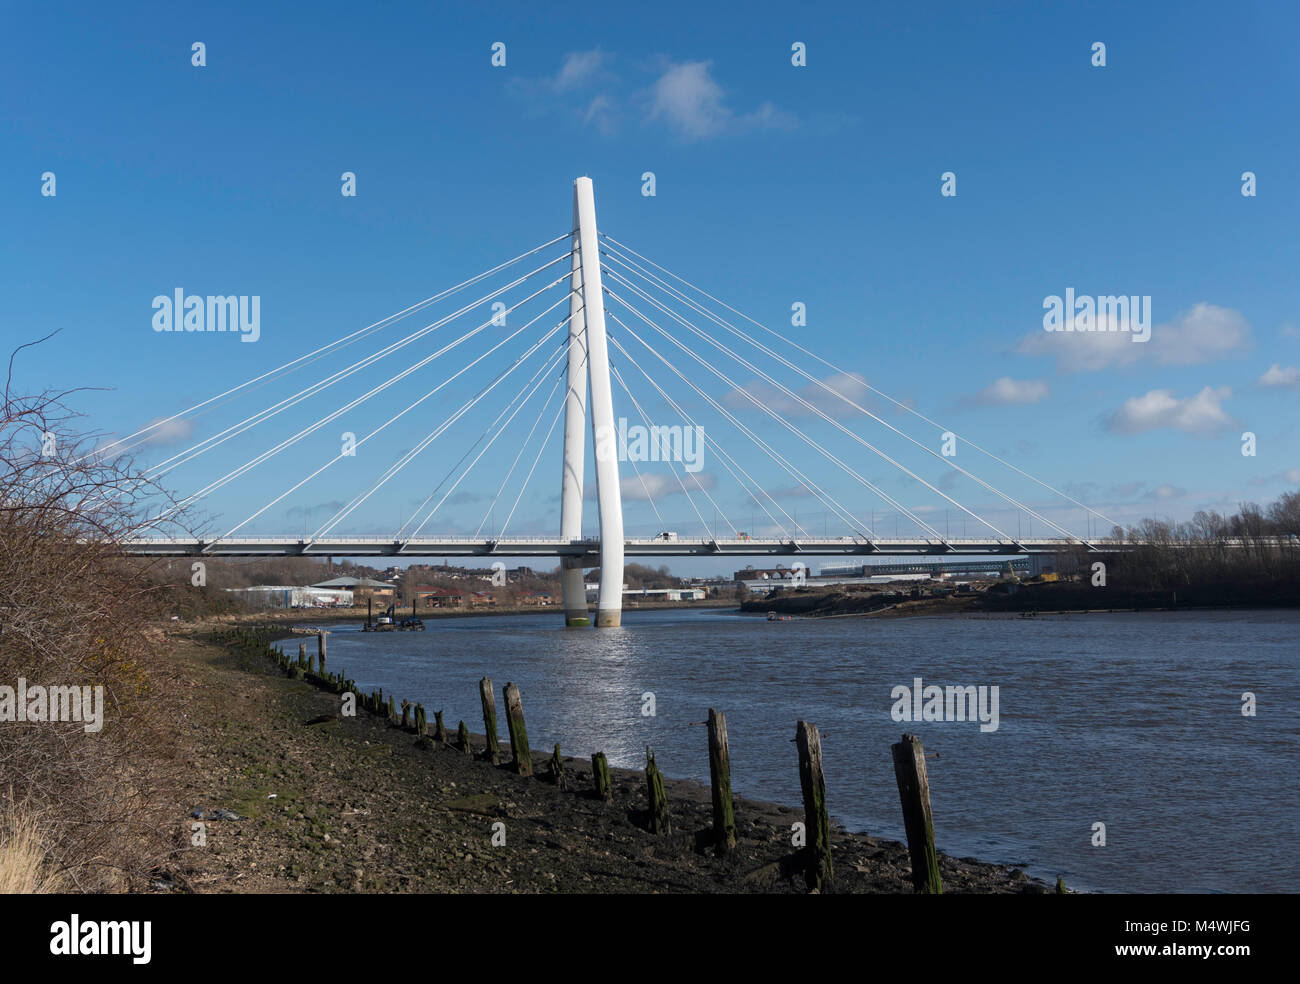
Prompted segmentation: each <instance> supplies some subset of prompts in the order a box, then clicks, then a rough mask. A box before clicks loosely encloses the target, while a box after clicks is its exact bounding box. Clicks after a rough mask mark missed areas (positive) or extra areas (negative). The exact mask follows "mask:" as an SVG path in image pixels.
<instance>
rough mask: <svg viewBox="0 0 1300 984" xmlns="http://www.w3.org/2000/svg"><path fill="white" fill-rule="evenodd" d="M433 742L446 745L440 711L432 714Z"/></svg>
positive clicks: (444, 729) (445, 734) (445, 731)
mask: <svg viewBox="0 0 1300 984" xmlns="http://www.w3.org/2000/svg"><path fill="white" fill-rule="evenodd" d="M433 740H434V741H440V742H442V743H443V744H444V745H445V744H447V729H446V728H444V727H443V725H442V711H434V712H433Z"/></svg>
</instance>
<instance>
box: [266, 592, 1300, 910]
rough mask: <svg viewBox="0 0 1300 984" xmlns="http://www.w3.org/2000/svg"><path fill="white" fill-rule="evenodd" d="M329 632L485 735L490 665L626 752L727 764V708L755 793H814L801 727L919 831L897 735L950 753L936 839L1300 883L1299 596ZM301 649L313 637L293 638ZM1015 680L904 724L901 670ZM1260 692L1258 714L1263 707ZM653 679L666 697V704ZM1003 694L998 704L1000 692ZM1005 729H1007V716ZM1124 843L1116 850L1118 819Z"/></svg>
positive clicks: (1194, 882) (928, 677) (841, 797)
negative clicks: (1174, 607)
mask: <svg viewBox="0 0 1300 984" xmlns="http://www.w3.org/2000/svg"><path fill="white" fill-rule="evenodd" d="M426 624H427V626H428V629H427V631H425V632H422V633H420V632H410V633H407V632H392V633H383V634H379V633H362V632H360V631H359V624H358V625H356V626H353V625H348V624H342V623H334V624H333V625H331V626H329V628H331V631H332V634H331V635H330V638H329V669H330V670H332V671H338V670H340V669H342V670H345V671H346V673H347V674H348V675H349V676H350V677H352V678H353V679H355V680H356V681H357V684H358V686H359V687H360V688H361V689H363V690H365V691H369V690H372V689H374V688H377V687H382V688H383V689H384V693H385V694H389V693H391V694H393V695H394V696H395V697H396V698H397V699H399V700H400V699H401V698H403V697H405V698H408V699H410V700H411V701H413V702H420V703H423V704H424V706H425V707H426V708H427V709H428V712H429V721H430V725H431V726H432V722H433V711H434V710H437V709H442V710H444V712H445V714H444V719H445V721H446V724H447V727H448V730H449V731H454V730H455V727H456V724H457V721H459V720H461V719H464V720H465V722H466V723H467V724H468V725H469V726H470V730H471V731H474V732H481V731H482V729H483V721H482V712H481V710H480V707H479V700H478V686H477V684H478V680H479V678H480V677H482V676H490V677H491V678H492V679H493V681H494V682H495V684H496V688H497V695H498V696H497V709H498V715H499V717H500V731H501V734H502V736H503V739H504V736H505V730H506V729H505V721H504V716H503V715H502V709H503V701H502V698H501V696H500V693H501V688H502V687H504V686H505V684H506V683H507V681H513V682H514V683H515V684H517V685H518V686H519V688H520V689H521V691H522V693H523V701H524V711H525V715H526V718H527V723H528V733H529V738H530V739H531V743H532V747H533V749H534V750H549V749H550V748H551V746H552V745H553V744H554V743H555V742H559V743H560V744H561V745H562V749H563V752H564V754H566V755H579V756H588V755H590V754H591V753H592V752H596V751H604V752H605V753H606V754H607V755H608V757H609V760H610V763H611V764H612V765H617V766H627V767H632V768H641V767H643V766H644V763H645V747H646V746H647V745H650V746H653V748H654V750H655V755H656V758H657V761H658V762H659V765H660V767H661V768H663V770H664V771H665V772H666V773H667V774H668V775H670V776H676V777H682V778H693V779H698V780H701V781H704V782H707V781H708V775H709V765H708V748H707V734H706V729H705V728H704V727H703V726H700V725H698V724H695V723H694V722H701V721H703V720H705V718H706V717H707V712H708V708H710V707H715V708H717V709H718V710H720V711H722V712H724V713H725V714H726V716H727V725H728V731H729V733H730V742H731V760H732V785H733V788H734V790H735V792H736V794H737V795H740V796H745V797H749V798H753V799H763V800H771V801H775V802H780V803H786V804H788V805H791V806H798V805H799V804H800V802H801V797H800V790H799V775H798V762H797V755H796V752H795V746H794V744H793V742H792V739H793V738H794V734H795V723H796V721H798V720H800V719H803V720H807V721H811V722H813V723H814V724H816V725H817V726H818V727H819V728H820V730H821V732H822V735H823V742H822V746H823V753H824V757H825V772H826V786H827V801H828V804H829V807H830V810H831V813H832V815H833V816H834V818H835V819H837V820H839V821H840V822H842V823H844V824H845V825H846V826H847V827H849V828H850V829H852V830H860V831H866V832H868V833H871V834H874V835H877V836H883V837H887V838H890V839H896V840H902V839H903V838H904V834H903V825H902V815H901V811H900V808H899V802H898V792H897V786H896V784H895V780H894V773H893V765H892V760H891V757H890V751H889V746H890V744H891V743H893V742H896V741H898V738H899V735H900V734H902V733H903V732H904V731H911V732H914V733H916V734H918V735H919V736H920V737H921V739H922V740H923V741H924V743H925V748H926V751H927V753H931V754H932V753H938V757H937V758H932V759H931V760H930V761H929V763H928V768H929V775H930V785H931V795H932V803H933V810H934V824H935V835H936V841H937V844H938V847H939V849H940V850H942V851H944V852H946V853H949V854H953V855H956V856H973V857H977V858H979V859H981V860H985V861H997V862H1004V863H1012V864H1019V865H1021V866H1023V867H1024V868H1025V870H1026V871H1028V872H1029V873H1030V874H1034V875H1038V876H1040V877H1044V878H1048V879H1054V878H1055V876H1056V875H1058V874H1060V875H1063V876H1064V877H1065V881H1066V883H1067V884H1068V885H1069V886H1070V887H1071V888H1080V889H1084V890H1091V891H1105V892H1294V891H1296V890H1297V884H1298V882H1297V878H1298V877H1300V861H1298V860H1297V859H1300V782H1298V780H1300V714H1297V706H1298V701H1300V612H1244V613H1243V612H1211V613H1204V612H1202V613H1186V614H1184V613H1150V614H1112V615H1074V616H1049V617H1043V616H1040V617H1038V618H1035V619H1015V618H1002V617H999V618H992V617H945V618H909V619H860V618H839V619H826V620H816V621H814V620H807V621H788V622H768V621H766V620H765V619H762V618H755V617H752V616H742V615H738V614H736V613H733V612H729V611H721V610H716V609H712V610H710V609H701V610H673V611H645V612H638V611H628V612H625V613H624V626H623V628H621V629H602V630H595V629H583V630H579V629H570V630H566V629H564V628H563V623H562V617H561V616H560V615H559V614H557V613H547V614H539V615H535V616H534V615H521V616H496V617H492V616H488V617H475V618H457V619H442V620H435V619H430V620H428V622H427V623H426ZM290 648H291V651H292V649H296V647H290ZM917 677H920V678H921V679H922V681H923V684H924V685H925V686H929V685H932V684H933V685H938V686H941V687H943V686H949V685H951V686H962V687H965V686H975V687H979V686H985V687H990V688H991V687H993V686H996V687H997V688H998V705H997V706H998V717H997V729H996V730H991V729H989V728H988V727H986V728H984V729H981V726H980V723H979V722H978V721H969V720H967V721H920V722H902V723H900V722H898V721H895V720H894V718H893V716H892V715H891V712H892V711H893V710H894V709H895V705H896V703H897V701H896V700H895V698H894V697H893V696H892V694H893V692H894V688H895V687H898V686H907V687H912V686H913V681H914V679H915V678H917ZM1247 691H1249V692H1250V693H1252V694H1254V695H1255V699H1256V702H1257V711H1256V715H1255V716H1254V717H1249V716H1245V715H1243V714H1242V707H1243V694H1245V693H1246V692H1247ZM648 694H653V698H654V714H653V716H651V715H648V714H644V713H643V710H646V709H648V708H647V704H648V701H647V698H646V696H645V695H648ZM990 709H991V707H990ZM990 723H991V722H990ZM1098 823H1100V824H1104V825H1105V828H1104V835H1105V844H1104V846H1094V843H1093V842H1094V840H1096V839H1097V831H1096V830H1095V825H1096V824H1098Z"/></svg>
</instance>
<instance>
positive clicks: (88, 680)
mask: <svg viewBox="0 0 1300 984" xmlns="http://www.w3.org/2000/svg"><path fill="white" fill-rule="evenodd" d="M11 367H12V360H11ZM11 372H12V368H11ZM65 396H66V394H54V393H48V392H47V393H43V394H40V395H38V396H31V397H28V396H15V395H14V394H12V393H11V391H10V389H9V384H8V383H6V387H5V392H4V398H3V403H2V404H0V685H3V686H8V687H13V688H17V686H18V681H19V679H20V678H21V679H23V680H25V681H26V684H27V685H28V686H37V685H39V686H78V687H91V688H96V687H102V688H103V708H104V710H103V716H104V719H103V727H102V730H100V731H98V732H97V733H91V732H87V731H86V730H85V727H84V725H83V724H82V723H81V722H77V721H71V722H58V723H54V722H45V721H26V722H21V721H0V781H3V782H4V784H5V785H6V786H7V787H11V788H12V791H13V792H12V797H13V801H16V802H21V803H24V804H25V809H26V810H28V811H30V813H29V816H30V817H35V818H39V825H38V829H37V833H36V836H38V837H39V842H40V844H41V845H43V847H44V856H45V857H46V858H47V861H48V863H49V864H52V865H53V866H54V870H55V871H57V873H58V877H59V878H60V880H61V883H62V884H63V885H64V886H65V887H66V888H68V889H70V890H74V891H75V890H82V891H115V890H123V889H126V888H128V887H130V886H131V885H132V883H133V880H134V879H137V878H139V877H141V876H143V875H144V874H145V873H146V872H148V871H149V870H150V869H151V868H152V867H154V866H155V865H156V864H157V863H158V862H159V861H160V860H161V859H162V858H163V857H164V856H165V855H167V854H168V853H170V851H171V850H172V844H173V842H174V840H175V835H174V826H175V824H174V821H173V822H172V823H169V822H168V818H167V807H166V805H165V804H166V803H167V802H168V794H169V793H170V792H171V790H172V789H173V788H174V768H173V763H172V762H171V761H170V760H169V758H170V755H171V752H170V750H171V749H172V747H173V745H174V738H173V736H172V735H171V734H169V731H168V728H167V719H168V715H169V714H171V713H174V711H173V709H172V706H171V705H172V703H173V700H172V696H171V695H172V694H173V693H175V692H176V688H175V687H174V677H173V671H172V670H171V668H170V667H169V665H168V664H167V663H166V662H165V661H164V658H163V651H162V650H163V647H162V645H161V642H162V638H161V633H158V632H157V631H156V630H155V631H154V632H153V633H152V636H151V634H150V632H148V631H147V629H148V623H149V621H150V620H151V618H152V617H153V613H154V605H153V599H152V596H151V592H152V591H153V590H154V588H153V586H152V585H151V583H150V581H149V577H148V568H147V566H146V565H142V564H140V563H138V562H129V561H127V560H125V559H123V558H122V557H120V556H119V555H118V553H117V551H116V549H115V544H116V542H117V541H118V540H119V539H121V538H123V537H126V536H129V535H131V534H132V532H133V531H134V530H135V529H137V528H138V519H137V516H136V513H137V506H138V503H139V502H140V500H141V496H142V495H143V493H144V491H145V490H146V489H147V483H145V482H144V480H143V478H142V476H141V474H139V473H138V472H137V471H135V470H134V469H133V468H132V466H131V463H130V462H129V461H128V460H126V459H124V458H121V457H113V458H105V457H101V456H99V455H97V454H94V453H92V452H93V450H94V449H93V446H92V444H91V442H90V441H89V440H88V439H84V438H78V437H77V436H76V434H75V433H74V432H73V425H74V423H75V418H74V415H73V414H71V413H70V412H69V411H68V410H67V409H66V408H65V407H64V405H63V403H62V402H61V401H62V399H63V398H64V397H65ZM33 823H37V820H31V819H29V820H25V821H24V820H19V821H16V824H17V826H15V827H14V829H15V830H16V831H18V832H19V834H21V836H22V837H24V838H27V839H26V840H21V841H20V840H15V841H14V844H15V845H16V846H15V847H14V848H13V850H15V851H19V850H20V848H21V849H22V850H26V849H27V848H30V846H31V844H32V843H35V842H33V841H31V839H30V836H29V835H30V830H29V828H30V825H31V824H33ZM169 827H170V828H172V829H171V830H169V829H168V828H169ZM23 831H28V833H23ZM15 836H18V835H15ZM22 845H27V847H22ZM15 857H18V855H15ZM15 864H18V862H15ZM19 867H21V865H20V866H19ZM16 870H18V869H16ZM21 870H27V869H21ZM15 877H17V876H15ZM23 877H26V876H23Z"/></svg>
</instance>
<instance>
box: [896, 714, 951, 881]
mask: <svg viewBox="0 0 1300 984" xmlns="http://www.w3.org/2000/svg"><path fill="white" fill-rule="evenodd" d="M890 748H891V751H893V753H894V777H895V778H896V779H897V780H898V798H899V799H900V800H901V801H902V803H903V826H904V827H905V828H906V830H907V852H908V854H910V855H911V856H912V887H913V888H914V889H915V890H916V891H917V892H920V893H922V894H925V895H942V894H943V882H942V881H940V880H939V856H938V854H936V853H935V850H934V818H933V817H932V816H931V814H930V780H929V778H928V777H927V776H926V773H925V747H924V746H923V745H922V744H921V739H920V738H918V737H916V735H910V734H905V735H903V740H902V741H900V742H899V743H898V744H896V745H892V746H890Z"/></svg>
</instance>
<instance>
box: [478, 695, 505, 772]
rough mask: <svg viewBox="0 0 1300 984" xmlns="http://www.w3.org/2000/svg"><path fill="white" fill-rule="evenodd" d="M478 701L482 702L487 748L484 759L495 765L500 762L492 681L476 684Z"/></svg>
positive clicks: (495, 704)
mask: <svg viewBox="0 0 1300 984" xmlns="http://www.w3.org/2000/svg"><path fill="white" fill-rule="evenodd" d="M478 695H479V699H480V700H481V701H482V702H483V732H484V734H486V735H487V748H486V749H485V750H484V753H483V754H484V757H485V758H486V759H487V760H488V761H489V762H491V763H492V764H493V765H496V764H497V763H498V762H500V761H501V750H500V749H499V748H498V747H497V699H496V695H495V694H494V693H493V692H492V679H491V678H490V677H484V678H483V679H482V680H480V681H479V682H478Z"/></svg>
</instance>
